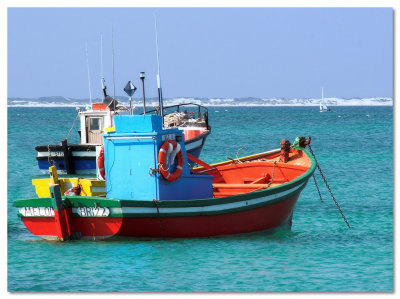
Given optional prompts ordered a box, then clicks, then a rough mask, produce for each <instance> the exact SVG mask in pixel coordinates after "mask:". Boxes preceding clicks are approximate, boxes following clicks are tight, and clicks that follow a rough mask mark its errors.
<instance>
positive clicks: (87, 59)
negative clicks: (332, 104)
mask: <svg viewBox="0 0 400 299" xmlns="http://www.w3.org/2000/svg"><path fill="white" fill-rule="evenodd" d="M85 49H86V66H87V73H88V82H89V99H90V106H92V90H91V88H90V71H89V58H88V50H87V42H86V43H85Z"/></svg>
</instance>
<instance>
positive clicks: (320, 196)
mask: <svg viewBox="0 0 400 299" xmlns="http://www.w3.org/2000/svg"><path fill="white" fill-rule="evenodd" d="M312 177H313V179H314V183H315V187H317V191H318V194H319V198H320V199H321V202H324V200H323V199H322V195H321V192H320V191H319V188H318V184H317V180H316V179H315V175H314V174H313V175H312Z"/></svg>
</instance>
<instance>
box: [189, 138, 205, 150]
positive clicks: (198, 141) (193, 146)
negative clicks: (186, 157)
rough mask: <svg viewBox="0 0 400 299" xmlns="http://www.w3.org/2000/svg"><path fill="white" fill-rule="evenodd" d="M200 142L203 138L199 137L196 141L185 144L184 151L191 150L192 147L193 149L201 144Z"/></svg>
mask: <svg viewBox="0 0 400 299" xmlns="http://www.w3.org/2000/svg"><path fill="white" fill-rule="evenodd" d="M202 143H203V138H202V139H200V140H197V141H194V142H191V143H188V144H185V147H186V151H190V150H192V149H195V148H197V147H199V146H201V145H202Z"/></svg>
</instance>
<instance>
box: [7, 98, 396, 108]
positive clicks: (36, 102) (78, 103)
mask: <svg viewBox="0 0 400 299" xmlns="http://www.w3.org/2000/svg"><path fill="white" fill-rule="evenodd" d="M117 101H118V102H119V103H120V104H121V105H125V106H129V100H128V98H127V97H117ZM93 102H101V99H94V100H93ZM325 102H326V105H327V106H393V99H392V98H386V97H374V98H349V99H343V98H325ZM182 103H196V104H200V105H203V106H222V107H224V106H319V104H320V103H321V99H311V98H299V99H288V98H195V97H176V98H166V99H164V106H166V105H175V104H182ZM132 104H133V105H135V106H141V105H143V103H142V100H141V99H133V100H132ZM88 105H89V99H70V98H65V97H59V96H57V97H41V98H30V99H24V98H8V99H7V106H8V107H82V106H88ZM157 105H158V99H157V98H148V99H146V106H157Z"/></svg>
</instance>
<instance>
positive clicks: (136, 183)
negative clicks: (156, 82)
mask: <svg viewBox="0 0 400 299" xmlns="http://www.w3.org/2000/svg"><path fill="white" fill-rule="evenodd" d="M114 124H115V131H113V132H109V133H106V134H103V137H104V166H105V174H106V190H107V195H106V196H107V198H115V199H125V200H148V201H152V200H154V199H155V200H190V199H201V198H211V197H212V196H213V195H212V176H210V175H199V174H191V173H190V168H189V163H188V159H187V156H186V149H185V144H184V140H183V135H182V131H181V130H179V129H163V126H162V118H161V116H159V115H129V116H127V115H124V116H115V117H114ZM168 139H172V140H174V141H176V142H177V143H179V144H180V146H181V150H182V154H183V158H184V165H183V170H182V174H181V176H180V177H179V178H178V179H176V180H175V181H172V182H170V181H167V180H166V179H165V178H164V177H163V176H162V174H161V173H160V172H159V171H157V169H158V165H159V164H158V162H159V161H158V153H159V151H160V148H161V146H162V145H163V143H164V142H166V141H167V140H168ZM175 164H176V163H175ZM174 167H176V166H175V165H171V170H173V169H174Z"/></svg>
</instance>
